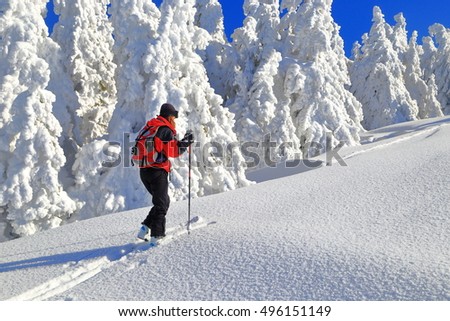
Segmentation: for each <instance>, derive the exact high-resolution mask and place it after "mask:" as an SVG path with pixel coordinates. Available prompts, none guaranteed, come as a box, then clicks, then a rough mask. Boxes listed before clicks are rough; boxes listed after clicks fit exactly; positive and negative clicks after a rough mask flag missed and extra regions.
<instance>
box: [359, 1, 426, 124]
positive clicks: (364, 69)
mask: <svg viewBox="0 0 450 321" xmlns="http://www.w3.org/2000/svg"><path fill="white" fill-rule="evenodd" d="M391 35H392V28H391V27H390V26H389V25H388V24H387V23H386V22H385V20H384V15H383V13H382V12H381V9H380V8H379V7H374V10H373V25H372V28H371V30H370V33H369V35H368V36H365V37H364V43H363V46H362V47H361V51H362V52H361V54H360V55H359V59H358V60H356V61H354V62H353V64H352V66H351V71H350V76H351V80H352V86H351V90H352V92H353V93H354V95H355V96H356V98H358V100H359V101H360V102H361V103H362V106H363V111H364V121H363V125H364V127H365V128H366V129H369V130H370V129H375V128H378V127H383V126H387V125H391V124H394V123H399V122H404V121H410V120H416V119H417V115H418V112H419V110H418V107H417V104H416V102H415V101H414V100H413V99H412V98H411V95H410V94H409V92H408V90H407V89H406V87H405V84H404V82H403V79H404V78H403V75H404V72H405V70H404V68H405V67H404V65H403V63H402V62H401V61H400V59H399V55H398V54H397V52H396V51H395V50H394V47H393V44H392V41H391V40H390V36H391Z"/></svg>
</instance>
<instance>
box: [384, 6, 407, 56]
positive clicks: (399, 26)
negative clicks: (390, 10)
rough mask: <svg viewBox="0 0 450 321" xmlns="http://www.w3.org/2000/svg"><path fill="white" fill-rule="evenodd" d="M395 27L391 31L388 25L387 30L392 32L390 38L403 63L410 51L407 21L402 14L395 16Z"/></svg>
mask: <svg viewBox="0 0 450 321" xmlns="http://www.w3.org/2000/svg"><path fill="white" fill-rule="evenodd" d="M394 20H395V21H396V24H395V26H394V27H393V28H392V29H391V27H390V26H389V25H386V30H392V33H391V34H390V36H389V35H388V36H389V38H390V40H391V42H392V46H393V48H394V50H395V51H396V52H397V53H398V55H399V58H400V60H401V61H402V62H403V61H404V60H403V55H404V54H405V53H406V51H408V31H407V30H406V19H405V17H404V16H403V14H402V13H399V14H397V15H396V16H394Z"/></svg>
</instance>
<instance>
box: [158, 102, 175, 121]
mask: <svg viewBox="0 0 450 321" xmlns="http://www.w3.org/2000/svg"><path fill="white" fill-rule="evenodd" d="M159 115H160V116H162V117H164V118H169V116H175V118H178V110H176V109H175V107H173V105H171V104H168V103H166V104H163V105H162V106H161V111H160V112H159Z"/></svg>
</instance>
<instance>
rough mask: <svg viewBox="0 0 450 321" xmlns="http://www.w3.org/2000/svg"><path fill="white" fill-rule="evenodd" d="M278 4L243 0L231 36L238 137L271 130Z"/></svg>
mask: <svg viewBox="0 0 450 321" xmlns="http://www.w3.org/2000/svg"><path fill="white" fill-rule="evenodd" d="M278 7H279V4H278V0H270V1H257V0H246V1H245V2H244V13H245V15H246V18H245V20H244V26H243V27H242V28H239V29H237V30H236V31H235V32H234V34H233V36H232V37H233V46H234V47H235V48H236V51H237V52H238V56H239V61H238V65H239V69H238V70H237V71H236V74H235V76H234V82H235V86H236V95H235V97H234V98H233V99H232V100H231V102H232V104H231V105H230V109H231V110H232V111H233V112H234V113H235V114H236V118H237V123H236V131H237V134H238V137H239V139H240V140H242V141H256V142H261V141H262V139H263V137H264V136H265V135H266V134H272V133H271V131H270V129H269V126H270V125H271V123H272V121H273V119H274V118H275V117H276V112H277V105H278V99H277V97H276V96H275V94H274V88H275V77H276V76H277V75H278V69H279V65H280V62H281V61H282V56H281V54H280V53H279V52H278V51H277V50H276V47H277V46H278V43H277V42H278V41H279V38H280V37H279V34H278V25H279V23H280V12H279V9H278ZM280 110H281V109H280ZM286 116H287V117H289V118H290V115H289V114H288V115H286ZM272 138H275V139H277V137H272ZM291 141H292V140H291Z"/></svg>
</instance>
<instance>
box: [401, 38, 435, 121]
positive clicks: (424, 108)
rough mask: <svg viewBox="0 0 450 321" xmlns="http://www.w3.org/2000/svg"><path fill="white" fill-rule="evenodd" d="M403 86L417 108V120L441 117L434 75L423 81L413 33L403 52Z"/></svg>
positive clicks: (418, 53) (418, 48) (417, 48)
mask: <svg viewBox="0 0 450 321" xmlns="http://www.w3.org/2000/svg"><path fill="white" fill-rule="evenodd" d="M405 64H406V69H405V85H406V88H407V89H408V91H409V92H410V94H411V98H412V99H414V100H415V101H416V102H417V105H418V107H419V115H418V116H419V118H421V119H424V118H430V117H439V116H442V111H441V104H440V103H439V101H438V100H437V86H436V83H435V78H434V75H432V76H431V77H430V78H429V79H428V83H427V82H425V81H424V73H423V71H422V68H421V66H420V47H419V46H418V45H417V32H416V31H414V32H413V34H412V37H411V39H410V41H409V48H408V51H407V52H405Z"/></svg>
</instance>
